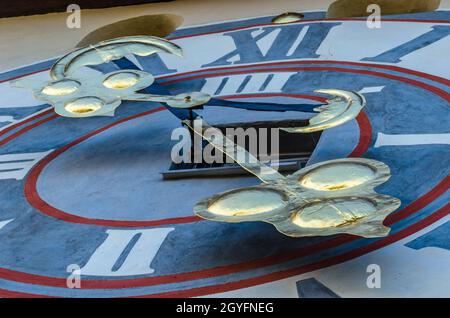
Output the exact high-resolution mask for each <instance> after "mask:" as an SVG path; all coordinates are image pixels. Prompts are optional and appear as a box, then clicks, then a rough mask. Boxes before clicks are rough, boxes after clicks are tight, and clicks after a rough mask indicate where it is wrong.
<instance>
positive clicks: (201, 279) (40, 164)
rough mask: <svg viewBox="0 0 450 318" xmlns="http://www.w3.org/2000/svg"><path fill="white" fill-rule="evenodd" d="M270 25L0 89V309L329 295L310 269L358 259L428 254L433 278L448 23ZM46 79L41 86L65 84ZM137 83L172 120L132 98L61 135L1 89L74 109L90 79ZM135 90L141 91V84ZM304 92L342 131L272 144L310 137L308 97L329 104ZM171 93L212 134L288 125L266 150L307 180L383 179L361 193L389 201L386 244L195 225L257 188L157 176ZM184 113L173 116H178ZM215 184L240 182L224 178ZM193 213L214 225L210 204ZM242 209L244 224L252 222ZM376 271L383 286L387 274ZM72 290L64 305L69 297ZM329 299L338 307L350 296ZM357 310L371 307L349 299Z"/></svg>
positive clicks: (179, 39) (162, 170) (167, 140)
mask: <svg viewBox="0 0 450 318" xmlns="http://www.w3.org/2000/svg"><path fill="white" fill-rule="evenodd" d="M276 16H277V15H276V14H274V15H273V16H266V17H259V18H253V19H246V20H234V21H231V22H218V23H215V24H208V25H205V26H198V27H190V28H183V29H179V30H177V31H175V32H174V33H173V34H172V35H170V36H169V37H168V39H170V41H171V42H173V43H175V44H176V45H175V46H170V47H169V49H168V48H167V45H168V44H167V43H163V44H161V43H159V44H161V45H160V46H162V49H161V48H159V51H158V53H157V54H152V55H148V54H140V55H136V56H134V57H130V56H129V55H126V54H124V53H127V52H120V53H121V54H116V55H117V57H118V58H117V59H114V60H111V62H109V63H105V64H100V65H95V64H94V65H93V64H91V63H84V64H83V65H84V67H82V68H79V69H78V70H77V71H76V72H74V73H73V75H74V76H75V74H77V75H76V76H77V77H74V80H73V81H71V82H70V83H69V82H64V83H61V79H60V78H57V77H54V78H53V82H51V81H52V79H51V78H50V77H49V74H48V68H49V67H50V66H51V65H52V64H53V63H54V62H55V61H56V60H52V61H49V62H43V63H36V64H34V65H31V66H28V67H24V68H19V69H16V70H13V71H9V72H6V73H3V74H0V79H1V81H2V83H1V84H0V85H1V87H0V90H1V91H2V92H3V94H2V97H0V107H1V108H0V110H1V111H2V114H1V117H0V118H1V119H2V120H3V122H2V124H3V126H2V127H0V187H1V190H2V191H0V197H1V200H2V201H1V202H2V203H3V204H2V208H1V210H0V237H1V242H2V243H1V248H0V296H54V297H123V296H130V297H131V296H149V297H153V296H155V297H156V296H205V295H212V294H217V293H225V295H228V296H234V295H247V296H248V295H250V294H251V293H253V294H252V295H262V296H273V295H275V294H274V293H278V295H281V296H293V295H296V292H297V291H296V290H295V286H296V283H298V282H300V281H304V280H305V279H307V278H309V277H320V278H321V281H324V282H327V284H328V285H329V286H331V287H332V286H334V285H333V284H335V281H336V279H335V278H333V279H334V280H333V279H332V278H330V277H331V276H330V275H331V274H330V271H329V270H327V269H326V268H327V267H329V266H331V265H336V266H337V267H336V266H335V267H333V268H336V273H340V275H342V276H343V277H347V276H346V275H348V274H346V272H348V270H347V271H346V270H345V268H347V269H348V268H351V266H356V265H351V264H355V263H352V262H357V259H356V260H355V258H358V257H359V258H358V259H359V260H361V259H362V260H364V262H365V261H367V262H369V261H372V262H374V263H376V262H378V261H379V262H382V260H383V262H386V257H383V255H381V256H380V254H382V253H385V254H386V255H391V254H392V253H394V252H395V251H397V250H400V254H401V253H403V254H402V255H406V254H408V253H411V251H417V253H419V252H420V251H421V249H423V248H425V247H433V248H436V249H437V252H436V253H441V254H439V255H442V256H441V257H442V258H441V259H442V260H444V261H445V259H446V260H448V253H449V247H448V243H446V242H444V241H443V240H442V237H445V235H447V234H448V233H449V231H450V230H449V224H450V223H449V222H450V221H449V218H448V213H449V212H450V208H449V206H448V201H449V196H448V191H447V190H448V186H449V177H448V174H449V166H450V165H449V158H450V148H449V143H450V141H449V140H450V132H449V128H448V120H446V119H447V118H448V117H449V100H450V97H449V84H450V82H449V80H448V77H449V69H448V67H445V65H446V62H447V61H446V60H445V57H446V56H445V54H442V52H448V51H449V50H450V37H449V34H450V25H449V17H450V13H449V12H448V11H436V12H430V13H416V14H408V15H404V16H392V17H389V18H388V17H386V18H385V19H383V22H382V23H383V26H382V28H380V29H370V28H368V27H367V25H366V20H365V19H359V18H354V19H326V20H324V17H325V13H324V12H305V13H304V14H302V17H301V19H299V20H294V21H293V22H290V23H273V22H272V20H273V19H274V18H275V17H276ZM276 20H277V21H279V20H280V18H278V19H276ZM164 45H166V46H164ZM178 47H180V48H182V49H183V51H184V54H185V58H184V59H180V58H179V57H177V56H174V55H177V54H172V55H171V54H166V53H165V52H167V51H170V52H172V53H173V52H178V51H177V48H178ZM142 49H143V50H144V49H148V47H146V48H142ZM153 49H154V48H151V50H153ZM110 53H111V52H110ZM116 53H117V52H116ZM144 53H148V52H144ZM119 55H120V56H119ZM178 55H179V54H178ZM61 65H63V67H62V68H61V67H59V66H58V67H56V68H54V70H59V71H61V69H63V68H64V67H65V68H67V65H66V64H64V63H63V64H61ZM130 69H131V70H134V71H133V72H131V73H126V74H125V73H123V70H130ZM139 69H140V70H142V71H145V72H148V73H150V74H152V75H153V76H154V77H155V79H154V80H155V84H154V85H151V86H149V87H148V88H147V89H146V91H145V93H146V94H149V93H152V94H155V95H156V94H162V95H171V96H177V97H176V98H175V99H173V100H172V102H173V103H172V104H170V103H168V104H169V106H173V107H166V106H164V105H163V104H161V103H159V102H158V101H144V100H143V99H139V98H138V97H142V96H141V95H135V100H125V99H124V100H122V103H121V104H120V107H118V105H114V109H115V110H114V116H99V117H89V118H82V119H80V118H67V117H62V116H59V115H58V114H56V113H55V112H54V110H53V108H52V107H50V106H49V104H44V102H42V101H37V100H36V99H34V97H33V96H32V93H31V92H26V91H24V90H21V89H19V88H16V87H11V86H10V85H9V84H10V83H9V82H11V81H13V80H18V79H27V81H28V80H30V81H31V80H35V81H36V80H37V81H41V82H42V81H47V83H48V84H47V86H45V87H44V88H43V89H42V90H40V91H39V92H40V93H39V94H41V93H42V94H44V93H45V94H47V95H51V96H54V95H55V94H56V95H58V94H60V93H61V92H63V93H64V94H66V93H67V94H71V93H73V92H74V91H75V90H77V89H78V88H79V84H77V83H78V81H77V79H82V80H83V79H84V80H85V79H90V80H92V79H94V78H99V79H102V80H104V81H103V83H104V85H105V86H106V88H109V89H112V88H117V87H118V86H120V87H122V86H123V85H124V81H125V82H126V85H128V86H130V87H128V86H127V87H126V89H130V90H131V89H132V88H131V86H133V85H134V84H135V83H134V82H133V79H134V78H135V76H140V74H141V73H139ZM53 73H54V72H53ZM106 74H108V75H106ZM111 74H112V75H114V74H121V75H120V76H116V77H111ZM123 74H125V75H127V76H125V75H123ZM124 76H125V77H124ZM54 80H59V82H54ZM147 80H148V83H149V84H150V83H151V82H152V81H153V77H151V78H147ZM105 81H106V82H105ZM99 83H100V82H99ZM96 85H97V84H96ZM142 88H143V87H140V86H139V89H142ZM319 89H339V90H345V91H353V92H356V93H358V94H360V95H362V96H363V97H364V99H365V100H366V106H365V107H364V108H363V109H362V110H360V109H358V111H360V112H359V113H358V115H357V116H356V117H355V118H354V119H352V120H349V121H348V122H345V123H343V124H342V125H338V126H335V127H331V128H329V129H327V130H324V131H323V132H322V133H313V132H311V133H308V134H305V135H304V136H303V137H298V136H297V135H298V134H295V133H292V134H290V133H288V132H286V131H294V132H295V130H296V129H301V128H298V127H304V126H306V125H307V124H308V120H310V119H311V121H310V122H309V124H310V125H311V126H312V125H320V124H324V123H325V124H326V123H327V122H326V120H327V119H328V117H327V116H328V114H327V113H321V115H322V116H323V117H324V118H321V117H319V118H317V117H316V118H315V119H314V116H319V115H317V114H315V113H314V111H313V109H314V108H317V107H319V106H320V105H323V104H325V103H326V99H327V98H329V95H327V94H325V93H329V92H330V91H327V90H319ZM187 92H202V94H204V95H198V96H197V95H192V96H194V97H195V98H198V99H202V98H205V100H208V99H209V95H210V96H211V97H212V99H211V101H212V102H211V105H209V106H208V105H207V106H205V107H203V108H202V109H195V110H194V111H195V113H196V114H199V115H201V116H202V118H204V119H205V120H206V121H207V122H208V123H209V124H211V125H212V126H215V127H219V128H220V127H222V128H223V127H228V126H234V127H235V126H237V125H241V126H249V127H250V126H254V127H256V126H258V125H259V124H261V123H263V124H262V125H265V126H264V127H279V124H280V123H285V122H290V123H291V125H290V126H284V128H285V132H284V133H283V135H281V137H282V138H281V147H284V148H286V149H287V150H283V151H285V153H284V155H285V157H282V159H286V160H287V161H289V160H290V161H291V162H292V161H293V162H294V163H296V164H303V165H304V164H306V166H310V165H313V164H319V163H321V162H324V161H327V160H334V159H342V158H366V159H371V160H376V161H381V162H383V163H385V164H386V165H387V166H388V167H389V169H390V173H391V178H390V179H389V180H388V181H386V182H384V183H382V184H379V185H378V184H377V188H376V192H377V193H381V194H385V195H389V196H392V197H395V198H399V199H400V200H401V206H400V207H399V209H398V210H396V211H395V212H393V213H391V214H390V215H389V216H387V218H386V219H385V221H384V223H383V224H384V225H385V226H388V227H390V228H391V232H390V234H389V235H388V236H386V237H381V238H380V237H377V238H362V237H359V236H353V235H348V234H339V235H334V236H331V237H318V236H314V237H307V238H306V237H303V238H295V237H289V236H285V235H283V234H281V233H280V232H278V231H277V230H276V229H275V228H274V227H273V226H272V225H270V224H267V223H263V222H244V223H222V222H212V221H208V220H204V219H201V218H199V217H197V216H195V215H194V212H193V208H194V206H195V205H196V204H197V202H199V201H201V200H202V199H204V198H206V197H211V196H213V195H215V194H217V193H221V192H225V191H229V190H231V189H235V188H249V189H254V188H255V187H256V186H257V185H258V184H259V183H260V181H259V180H258V179H257V178H255V177H254V176H252V175H250V174H243V173H241V172H239V171H240V170H239V167H236V166H233V165H228V166H224V165H219V166H208V167H205V166H202V165H197V166H195V165H189V166H179V165H178V166H177V165H176V164H174V163H173V162H172V159H171V151H172V150H173V147H174V145H176V143H177V141H178V139H177V138H178V137H177V136H174V135H173V132H174V130H176V129H177V128H179V127H180V126H181V121H180V119H183V118H184V119H185V117H183V116H188V115H189V109H188V108H185V107H184V105H183V103H184V102H186V95H183V94H186V93H187ZM131 93H133V94H135V93H136V92H135V91H133V92H131V91H130V94H131ZM206 94H208V95H206ZM158 96H159V95H158ZM205 96H207V98H206V97H205ZM191 102H192V101H191V100H188V101H187V102H186V103H187V105H188V106H189V107H190V106H191V105H194V104H195V103H194V102H192V103H191ZM86 105H90V106H89V107H90V108H89V109H87V110H86V109H85V108H86ZM98 105H99V104H98V101H97V100H95V99H94V97H91V100H89V101H88V102H86V101H83V107H81V106H80V105H77V104H76V103H72V104H71V105H70V107H72V108H70V107H69V108H70V109H67V106H66V108H65V109H66V111H68V112H70V111H72V112H75V113H77V112H78V113H81V114H88V113H89V112H95V111H97V110H98V109H99V108H96V107H98ZM79 106H80V107H79ZM194 106H197V105H194ZM244 106H245V107H244ZM353 106H354V105H353ZM175 107H180V108H175ZM322 110H324V109H322ZM338 110H340V109H338ZM328 111H330V109H328ZM58 113H59V114H63V113H62V111H61V112H58ZM341 113H342V112H339V114H341ZM63 115H64V114H63ZM106 115H112V113H108V114H106ZM174 115H175V116H174ZM83 116H84V115H83ZM177 117H179V118H177ZM292 123H293V124H292ZM297 123H302V125H300V126H298V125H297V126H296V125H295V124H297ZM274 125H278V126H274ZM292 127H297V128H292ZM294 135H295V136H294ZM283 138H284V139H283ZM296 138H297V139H296ZM289 147H290V148H289ZM284 148H283V149H284ZM292 149H293V150H292ZM308 152H310V153H308ZM355 162H358V160H356V161H355ZM353 164H354V165H356V164H355V163H353ZM208 169H209V170H208ZM227 169H231V170H233V169H234V170H233V171H234V172H236V171H238V172H239V173H237V175H234V176H232V177H231V176H229V175H227V174H226V171H231V170H227ZM355 169H356V170H355ZM358 169H359V170H358ZM364 169H366V170H367V169H369V168H367V167H359V166H358V167H353V166H352V167H351V169H350V170H351V171H353V172H355V173H356V178H357V180H360V182H361V183H364V182H370V178H371V175H373V173H372V174H371V173H366V170H364ZM297 170H298V167H297ZM350 170H349V171H350ZM369 170H370V169H369ZM307 171H308V170H307ZM358 173H360V174H358ZM308 178H309V179H308ZM323 178H325V179H326V175H325V176H323V175H322V176H321V175H320V174H318V173H316V174H312V173H311V174H310V175H308V174H305V175H303V177H302V179H301V180H300V181H299V182H300V183H301V182H303V183H302V184H303V186H304V187H305V188H308V187H309V188H314V187H320V186H321V185H320V181H321V180H322V179H323ZM358 178H359V179H358ZM365 178H366V179H365ZM367 178H369V179H367ZM311 180H313V181H314V180H316V181H314V182H316V183H314V182H313V181H311ZM317 180H318V181H317ZM367 180H369V181H367ZM338 181H339V180H337V181H336V182H338ZM311 184H312V185H311ZM325 186H326V185H325ZM258 189H260V188H258ZM315 190H317V189H315ZM315 190H311V191H315ZM258 191H262V190H258ZM265 191H266V192H264V193H263V194H262V197H261V196H258V198H263V199H264V200H267V201H268V202H269V203H270V204H272V205H273V206H272V208H273V209H276V208H279V207H280V206H282V205H283V204H284V201H283V200H284V199H283V197H282V196H281V195H280V194H279V193H278V192H271V191H270V190H265ZM318 191H323V189H319V190H318ZM242 195H243V196H248V197H249V198H250V197H252V196H253V195H254V193H243V194H242ZM258 195H259V194H258ZM224 200H233V198H230V197H228V198H225V199H224ZM249 200H250V199H249ZM264 200H263V201H264ZM335 201H336V200H335ZM350 201H351V202H350ZM333 202H334V201H333ZM219 203H220V202H219ZM262 203H264V202H262ZM270 204H269V205H270ZM333 204H334V206H347V207H348V206H349V205H357V206H359V207H360V209H359V210H360V211H361V213H363V212H364V213H366V212H367V211H369V212H370V210H371V209H372V208H373V205H371V204H372V203H370V202H369V203H368V202H366V201H364V202H363V201H361V200H359V199H356V200H355V199H354V198H352V199H349V200H348V201H342V200H337V201H336V202H334V203H333ZM264 207H267V205H266V204H264ZM209 208H210V210H211V211H219V212H218V213H219V214H220V213H225V212H226V213H228V212H227V211H225V210H224V209H222V208H221V206H220V204H216V206H213V207H211V206H209ZM244 208H245V209H247V210H246V211H247V212H248V213H250V214H251V213H254V212H255V209H256V208H257V206H256V205H255V206H249V207H244ZM308 209H309V210H308V211H309V212H308V213H310V214H308V215H306V216H305V217H303V218H302V217H296V218H295V220H294V221H293V222H294V223H295V222H297V223H301V224H303V225H305V224H306V225H307V226H308V227H314V226H316V225H317V220H315V219H314V218H313V217H309V215H312V214H313V212H314V211H315V208H314V206H308ZM224 211H225V212H224ZM311 211H312V212H311ZM369 212H367V213H369ZM323 213H325V214H326V215H331V214H332V213H331V212H330V211H329V210H326V209H325V210H324V211H323ZM338 219H339V218H338V217H334V218H332V220H331V221H330V222H334V221H336V222H338V221H339V222H341V221H340V220H338ZM339 222H338V223H339ZM336 224H337V223H336ZM339 224H340V223H339ZM442 233H443V234H442ZM405 249H406V252H405ZM392 251H394V252H392ZM445 253H447V254H445ZM394 254H395V253H394ZM371 255H372V256H371ZM373 255H375V256H373ZM377 255H378V256H377ZM417 255H418V254H417ZM391 256H392V255H391ZM392 257H394V256H392ZM415 257H416V258H414V259H419V258H420V257H422V256H415ZM445 257H446V258H445ZM391 260H392V258H391ZM344 262H347V263H344ZM341 263H343V264H341ZM338 264H341V265H338ZM345 264H350V265H345ZM364 264H365V263H364ZM368 264H369V263H368ZM383 264H384V263H383ZM345 266H347V267H345ZM364 266H367V264H366V265H364ZM447 267H448V266H447ZM313 271H315V272H314V273H315V274H314V275H315V276H311V275H313V274H312V272H313ZM363 271H364V274H365V267H364V268H363ZM386 271H387V272H388V274H387V275H391V276H395V275H394V274H395V273H396V272H395V270H392V273H391V274H389V269H386ZM79 272H81V288H73V287H74V286H73V284H75V282H76V279H77V273H79ZM445 273H447V274H448V273H449V272H448V268H447V269H446V270H445V271H444V270H443V275H444V274H445ZM355 275H359V274H355ZM358 277H361V275H359V276H358ZM345 279H348V282H349V284H350V282H351V279H350V278H348V277H347V278H345ZM352 279H356V278H352ZM364 281H365V280H364ZM364 281H363V282H364ZM283 282H285V283H283ZM433 283H434V284H435V287H436V288H435V290H436V291H439V292H441V291H442V290H443V289H444V288H443V284H444V283H443V282H440V281H439V280H433ZM283 284H286V285H283ZM359 284H364V283H359ZM387 284H388V285H389V283H387ZM402 284H404V285H405V286H406V287H407V286H408V282H404V281H402ZM265 286H271V287H265ZM273 286H275V287H276V286H278V287H276V288H273ZM280 286H281V287H280ZM282 286H289V287H286V288H285V289H283V288H282ZM297 286H300V285H299V284H297ZM349 286H353V285H349ZM406 287H405V288H406ZM248 288H250V289H248ZM271 288H272V289H271ZM277 288H278V289H277ZM349 288H350V287H349ZM270 289H271V291H269V290H270ZM350 289H351V288H350ZM283 290H285V291H283ZM292 290H294V291H292ZM339 292H341V293H342V294H345V293H347V294H346V295H354V293H357V292H361V288H359V287H357V286H356V287H354V289H352V290H350V291H345V290H340V291H339ZM371 292H372V293H373V294H368V295H377V294H376V292H378V291H372V290H369V291H364V293H371ZM405 293H406V294H408V292H407V291H405ZM446 293H447V294H446V295H447V296H448V290H447V291H446Z"/></svg>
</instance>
